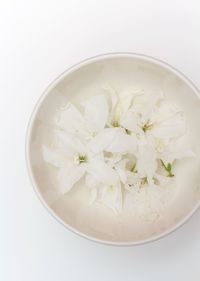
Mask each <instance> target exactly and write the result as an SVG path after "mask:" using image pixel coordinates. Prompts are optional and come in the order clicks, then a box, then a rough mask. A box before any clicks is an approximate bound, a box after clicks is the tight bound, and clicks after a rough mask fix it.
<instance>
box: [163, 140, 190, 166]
mask: <svg viewBox="0 0 200 281" xmlns="http://www.w3.org/2000/svg"><path fill="white" fill-rule="evenodd" d="M194 156H195V154H194V152H193V151H192V150H191V149H190V147H189V142H188V140H187V138H186V136H183V137H180V138H178V139H173V140H171V141H170V142H169V145H168V146H167V147H166V149H165V150H164V152H163V153H161V156H160V158H161V159H162V160H163V161H164V162H165V163H173V162H174V160H176V159H182V158H186V157H194Z"/></svg>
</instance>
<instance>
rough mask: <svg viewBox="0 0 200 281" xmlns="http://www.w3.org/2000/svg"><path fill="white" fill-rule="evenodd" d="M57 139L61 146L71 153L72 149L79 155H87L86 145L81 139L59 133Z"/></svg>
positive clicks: (62, 132) (65, 133)
mask: <svg viewBox="0 0 200 281" xmlns="http://www.w3.org/2000/svg"><path fill="white" fill-rule="evenodd" d="M56 134H57V137H58V140H59V142H60V146H61V147H63V148H65V149H67V151H69V153H70V149H71V150H72V151H75V152H76V153H77V154H81V155H85V154H87V152H88V151H87V148H86V145H85V144H84V143H83V142H82V141H81V139H80V138H78V137H76V136H75V135H73V134H70V133H67V132H64V131H57V133H56Z"/></svg>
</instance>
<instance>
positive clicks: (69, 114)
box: [56, 103, 89, 136]
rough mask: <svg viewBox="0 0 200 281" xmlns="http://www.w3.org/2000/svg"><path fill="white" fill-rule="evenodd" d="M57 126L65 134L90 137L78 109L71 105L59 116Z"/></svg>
mask: <svg viewBox="0 0 200 281" xmlns="http://www.w3.org/2000/svg"><path fill="white" fill-rule="evenodd" d="M56 125H57V126H58V127H59V128H61V129H62V130H65V132H68V133H73V134H77V135H80V136H88V135H89V132H88V129H87V126H86V123H85V120H84V118H83V116H82V114H81V113H80V111H78V109H77V108H76V107H75V106H74V105H72V104H71V103H68V104H67V107H65V108H63V109H62V110H61V111H60V114H59V115H58V118H57V120H56Z"/></svg>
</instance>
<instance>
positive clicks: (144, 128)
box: [142, 120, 153, 133]
mask: <svg viewBox="0 0 200 281" xmlns="http://www.w3.org/2000/svg"><path fill="white" fill-rule="evenodd" d="M152 128H153V124H151V123H150V121H149V120H148V121H147V122H146V123H145V124H144V125H143V126H142V130H143V131H144V133H146V131H149V130H151V129H152Z"/></svg>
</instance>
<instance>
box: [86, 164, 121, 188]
mask: <svg viewBox="0 0 200 281" xmlns="http://www.w3.org/2000/svg"><path fill="white" fill-rule="evenodd" d="M86 170H87V172H88V174H90V175H91V176H93V177H94V178H95V179H96V180H97V181H99V182H100V183H103V184H106V185H112V184H115V183H116V182H117V181H118V175H117V173H116V171H115V170H114V169H112V168H111V167H110V166H109V165H108V164H106V163H105V162H103V161H101V160H99V159H93V160H91V161H90V163H88V165H87V168H86Z"/></svg>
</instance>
